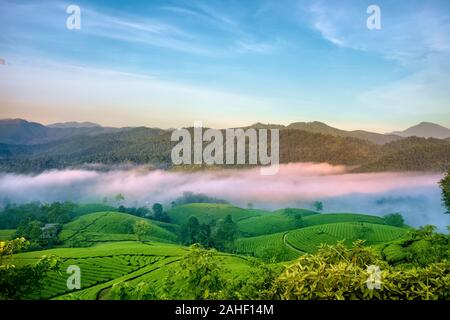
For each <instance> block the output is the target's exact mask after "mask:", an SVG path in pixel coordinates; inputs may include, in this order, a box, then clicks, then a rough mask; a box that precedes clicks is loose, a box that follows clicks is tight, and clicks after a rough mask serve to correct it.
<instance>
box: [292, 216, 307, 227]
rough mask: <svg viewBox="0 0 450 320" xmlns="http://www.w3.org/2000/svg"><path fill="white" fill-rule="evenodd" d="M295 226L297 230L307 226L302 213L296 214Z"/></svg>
mask: <svg viewBox="0 0 450 320" xmlns="http://www.w3.org/2000/svg"><path fill="white" fill-rule="evenodd" d="M294 225H295V227H296V228H303V227H304V226H305V221H303V217H302V215H301V214H300V213H294Z"/></svg>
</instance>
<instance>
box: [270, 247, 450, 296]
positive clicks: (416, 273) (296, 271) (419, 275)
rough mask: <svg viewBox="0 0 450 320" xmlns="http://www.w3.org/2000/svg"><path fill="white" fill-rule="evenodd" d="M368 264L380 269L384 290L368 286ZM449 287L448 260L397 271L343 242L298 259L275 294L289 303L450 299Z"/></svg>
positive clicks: (365, 250) (368, 252) (372, 254)
mask: <svg viewBox="0 0 450 320" xmlns="http://www.w3.org/2000/svg"><path fill="white" fill-rule="evenodd" d="M369 265H375V266H378V267H379V268H380V271H381V274H380V276H381V287H380V289H373V288H372V289H371V288H369V287H368V286H367V280H368V279H369V277H370V273H369V271H368V269H367V267H368V266H369ZM449 287H450V263H449V262H448V261H447V260H444V261H442V262H438V263H432V264H430V265H428V266H427V267H411V268H400V267H397V268H395V267H392V266H389V265H388V264H387V263H386V262H385V261H383V260H381V259H380V258H379V257H378V255H377V254H375V252H374V251H372V250H371V249H369V248H366V247H364V246H363V245H362V243H361V242H356V243H355V244H354V246H353V247H352V248H347V247H345V246H344V245H343V243H338V244H337V245H334V246H329V245H326V246H323V247H322V248H321V249H320V250H319V251H318V252H317V253H316V254H307V255H304V256H302V257H300V258H299V259H298V261H297V262H296V263H294V264H293V265H291V266H289V267H288V268H286V270H285V271H284V272H283V273H282V274H281V275H280V277H279V278H278V279H277V280H276V281H275V283H274V287H273V296H274V298H276V299H277V298H278V299H289V300H322V299H338V300H344V299H380V300H423V299H449V298H450V293H449V291H448V288H449Z"/></svg>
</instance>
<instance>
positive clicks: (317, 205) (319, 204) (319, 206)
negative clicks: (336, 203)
mask: <svg viewBox="0 0 450 320" xmlns="http://www.w3.org/2000/svg"><path fill="white" fill-rule="evenodd" d="M313 206H314V209H316V211H323V203H322V202H321V201H315V202H314V203H313Z"/></svg>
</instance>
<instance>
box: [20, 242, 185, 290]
mask: <svg viewBox="0 0 450 320" xmlns="http://www.w3.org/2000/svg"><path fill="white" fill-rule="evenodd" d="M44 252H45V254H47V255H48V254H54V255H57V256H59V257H61V259H62V265H61V267H60V270H59V271H57V272H56V271H55V272H51V273H49V275H48V277H46V278H45V279H44V282H43V288H42V290H40V291H37V292H33V293H32V294H31V295H30V296H29V298H30V299H52V298H58V297H63V296H64V295H66V294H70V295H71V296H70V297H71V298H76V297H77V298H81V297H82V296H83V295H88V296H89V295H90V297H91V298H92V299H95V298H96V294H97V293H98V291H99V290H101V289H102V286H104V285H105V283H106V284H108V283H109V282H110V281H112V282H113V283H116V282H118V281H123V280H124V279H128V278H134V277H137V276H140V275H142V274H145V273H146V272H148V271H149V270H152V269H156V268H159V266H162V265H165V264H167V263H169V262H172V261H176V260H178V259H180V257H181V256H182V255H183V254H185V253H186V251H185V249H184V248H182V247H180V246H176V245H168V244H163V243H152V244H139V243H136V242H121V243H117V244H111V243H109V244H103V245H98V246H94V247H90V248H61V249H51V250H46V251H35V252H27V253H22V254H17V255H15V256H14V263H15V264H16V265H23V264H27V263H31V262H34V261H36V260H37V259H38V258H39V257H40V256H42V255H43V254H44ZM70 265H76V266H78V267H80V269H81V289H80V290H79V291H74V292H72V290H69V289H68V288H67V284H66V281H67V278H68V276H69V275H68V274H66V270H67V267H68V266H70ZM106 287H108V285H106ZM88 289H89V291H86V290H88Z"/></svg>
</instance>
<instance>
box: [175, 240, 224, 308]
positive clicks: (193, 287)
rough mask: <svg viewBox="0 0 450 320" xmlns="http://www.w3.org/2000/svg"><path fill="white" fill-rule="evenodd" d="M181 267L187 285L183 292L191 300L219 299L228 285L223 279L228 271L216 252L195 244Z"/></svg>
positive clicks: (182, 277) (182, 276)
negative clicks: (221, 292)
mask: <svg viewBox="0 0 450 320" xmlns="http://www.w3.org/2000/svg"><path fill="white" fill-rule="evenodd" d="M180 267H181V270H182V271H181V274H180V276H181V279H182V280H183V283H185V284H186V289H185V290H183V291H184V292H186V293H188V294H189V295H191V297H189V298H190V299H195V300H203V299H214V298H217V296H218V295H219V293H220V291H221V290H222V289H223V288H224V287H225V285H226V280H225V278H224V277H223V275H224V274H226V270H225V269H224V267H223V264H222V261H221V260H220V258H219V255H218V254H217V252H216V251H215V250H206V249H203V248H202V247H201V246H200V245H198V244H195V245H193V246H191V248H190V250H189V253H188V254H187V255H186V256H185V257H184V259H183V260H182V262H181V263H180Z"/></svg>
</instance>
